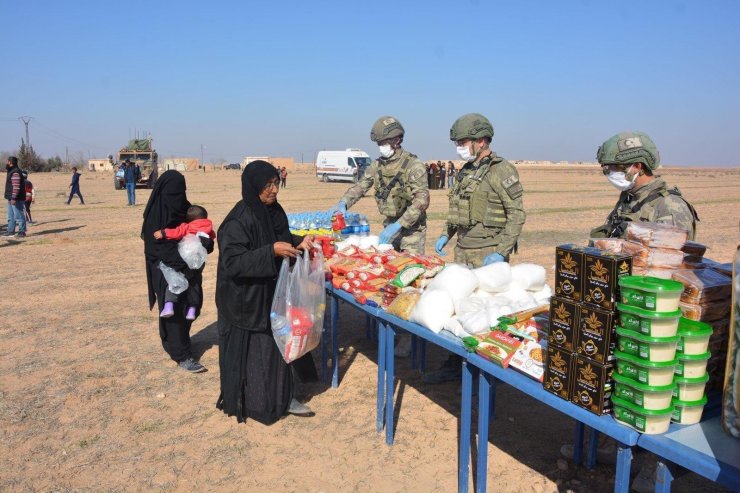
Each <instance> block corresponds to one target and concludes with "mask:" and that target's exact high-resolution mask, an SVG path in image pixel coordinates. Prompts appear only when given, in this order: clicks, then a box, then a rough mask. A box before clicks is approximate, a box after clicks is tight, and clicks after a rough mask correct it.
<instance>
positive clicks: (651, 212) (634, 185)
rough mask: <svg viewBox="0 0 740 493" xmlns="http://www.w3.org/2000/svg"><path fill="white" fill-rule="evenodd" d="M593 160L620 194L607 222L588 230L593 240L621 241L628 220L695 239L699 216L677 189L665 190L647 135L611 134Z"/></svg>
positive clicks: (655, 154)
mask: <svg viewBox="0 0 740 493" xmlns="http://www.w3.org/2000/svg"><path fill="white" fill-rule="evenodd" d="M596 159H597V160H598V161H599V164H601V171H602V172H603V173H604V175H606V177H607V179H608V180H609V183H611V184H612V185H613V186H614V187H615V188H616V189H617V190H619V191H621V192H622V193H621V194H620V195H619V200H618V201H617V205H616V206H614V210H613V211H612V212H611V213H610V214H609V216H608V217H607V218H606V223H604V224H603V225H602V226H599V227H598V228H595V229H593V230H591V237H592V238H620V237H623V236H624V234H625V232H626V229H627V228H626V227H627V223H628V222H629V221H651V222H657V223H664V224H670V225H672V226H676V227H679V228H682V229H685V230H687V231H688V232H689V239H690V240H693V239H694V236H695V235H696V222H697V221H698V220H699V216H697V214H696V210H695V209H694V207H693V206H692V205H691V204H689V203H688V202H687V201H686V199H684V198H683V196H682V195H681V192H680V191H679V189H678V187H673V188H672V189H668V185H666V182H665V180H663V178H661V177H660V176H658V175H656V174H654V172H655V170H657V169H658V168H659V167H660V154H659V153H658V149H657V148H656V147H655V144H654V143H653V141H652V139H650V137H648V135H647V134H645V133H643V132H622V133H620V134H617V135H614V136H613V137H611V138H610V139H609V140H607V141H606V142H604V143H603V144H601V146H600V147H599V150H598V151H597V152H596Z"/></svg>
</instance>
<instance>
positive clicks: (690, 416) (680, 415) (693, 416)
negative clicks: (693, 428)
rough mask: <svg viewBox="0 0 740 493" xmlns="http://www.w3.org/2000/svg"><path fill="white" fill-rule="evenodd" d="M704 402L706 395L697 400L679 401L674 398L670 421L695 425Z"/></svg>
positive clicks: (699, 418) (705, 401) (702, 409)
mask: <svg viewBox="0 0 740 493" xmlns="http://www.w3.org/2000/svg"><path fill="white" fill-rule="evenodd" d="M706 403H707V397H706V396H704V397H702V398H701V399H699V400H698V401H679V400H677V399H674V400H673V414H671V421H673V422H674V423H678V424H680V425H695V424H696V423H698V422H699V421H701V413H702V412H704V404H706Z"/></svg>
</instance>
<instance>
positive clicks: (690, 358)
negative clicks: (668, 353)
mask: <svg viewBox="0 0 740 493" xmlns="http://www.w3.org/2000/svg"><path fill="white" fill-rule="evenodd" d="M710 356H711V354H710V353H709V351H707V352H706V353H703V354H680V353H679V354H678V355H677V356H676V360H677V362H676V369H675V372H676V375H678V376H679V377H684V378H699V377H702V376H704V375H706V373H707V361H709V358H710Z"/></svg>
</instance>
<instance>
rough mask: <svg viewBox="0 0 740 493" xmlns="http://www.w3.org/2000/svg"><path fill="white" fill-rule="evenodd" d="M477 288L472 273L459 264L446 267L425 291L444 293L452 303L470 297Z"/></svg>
mask: <svg viewBox="0 0 740 493" xmlns="http://www.w3.org/2000/svg"><path fill="white" fill-rule="evenodd" d="M477 287H478V278H477V277H476V275H475V274H473V271H471V270H470V269H468V268H467V267H465V266H462V265H460V264H450V265H447V266H446V267H445V268H444V269H443V270H442V272H440V273H439V274H437V276H436V277H435V278H434V280H433V281H432V282H431V283H429V286H427V291H444V292H446V293H447V294H449V296H450V298H452V300H453V302H454V301H458V300H462V299H463V298H466V297H468V296H470V295H471V294H472V293H473V291H475V288H477Z"/></svg>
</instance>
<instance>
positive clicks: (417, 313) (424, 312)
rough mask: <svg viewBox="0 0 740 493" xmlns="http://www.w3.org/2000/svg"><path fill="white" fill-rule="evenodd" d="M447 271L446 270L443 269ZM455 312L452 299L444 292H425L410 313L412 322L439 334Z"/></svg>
mask: <svg viewBox="0 0 740 493" xmlns="http://www.w3.org/2000/svg"><path fill="white" fill-rule="evenodd" d="M445 270H447V269H445ZM454 312H455V305H454V304H453V302H452V298H451V297H450V295H449V293H447V291H445V290H441V289H439V290H433V291H430V290H428V289H427V290H426V291H424V294H422V295H421V298H419V301H418V302H417V303H416V306H415V307H414V311H413V312H411V318H410V319H409V320H411V321H412V322H416V323H418V324H421V325H423V326H424V327H426V328H427V329H429V330H431V331H432V332H435V333H439V331H440V330H442V326H443V325H444V323H445V321H446V320H447V319H448V318H450V317H451V316H452V315H453V313H454Z"/></svg>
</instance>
